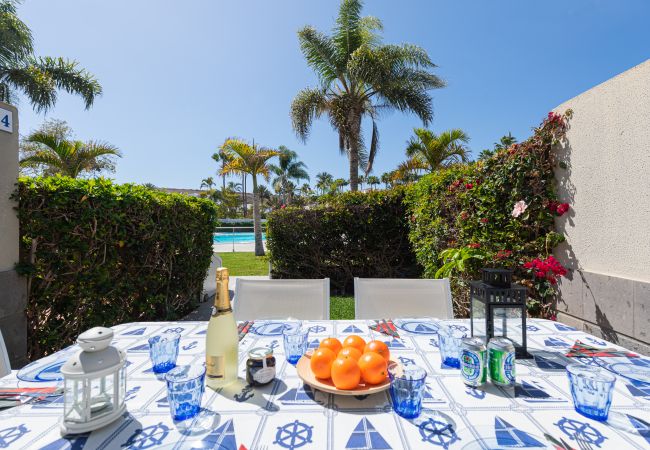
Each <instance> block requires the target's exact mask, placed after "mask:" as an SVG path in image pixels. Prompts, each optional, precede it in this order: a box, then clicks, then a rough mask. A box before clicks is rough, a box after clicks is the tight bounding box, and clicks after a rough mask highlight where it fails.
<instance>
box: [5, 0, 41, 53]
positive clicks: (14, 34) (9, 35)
mask: <svg viewBox="0 0 650 450" xmlns="http://www.w3.org/2000/svg"><path fill="white" fill-rule="evenodd" d="M17 3H18V2H16V1H7V0H4V1H2V2H0V42H1V43H2V44H1V45H0V62H2V65H6V64H7V63H9V62H10V61H21V60H23V59H24V58H26V57H28V56H29V55H31V54H32V53H33V51H34V40H33V37H32V32H31V31H30V29H29V27H27V25H26V24H25V23H24V22H23V21H22V20H20V19H19V18H18V16H17V15H16V5H17Z"/></svg>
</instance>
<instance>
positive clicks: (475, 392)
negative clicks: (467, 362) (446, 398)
mask: <svg viewBox="0 0 650 450" xmlns="http://www.w3.org/2000/svg"><path fill="white" fill-rule="evenodd" d="M465 393H466V394H467V395H469V396H470V397H474V398H477V399H479V400H483V399H484V398H485V391H482V390H481V389H476V388H473V387H469V386H465Z"/></svg>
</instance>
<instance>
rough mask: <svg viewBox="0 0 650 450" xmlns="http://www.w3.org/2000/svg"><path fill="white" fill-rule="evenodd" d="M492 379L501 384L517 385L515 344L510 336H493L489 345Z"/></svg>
mask: <svg viewBox="0 0 650 450" xmlns="http://www.w3.org/2000/svg"><path fill="white" fill-rule="evenodd" d="M487 352H488V373H489V375H490V381H492V383H494V384H496V385H499V386H514V385H515V378H516V376H515V346H514V345H513V344H512V341H511V340H510V339H508V338H492V339H490V342H489V343H488V346H487Z"/></svg>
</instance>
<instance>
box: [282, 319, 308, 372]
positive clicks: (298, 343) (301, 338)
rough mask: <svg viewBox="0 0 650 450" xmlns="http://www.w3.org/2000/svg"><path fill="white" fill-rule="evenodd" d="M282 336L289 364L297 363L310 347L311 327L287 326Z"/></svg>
mask: <svg viewBox="0 0 650 450" xmlns="http://www.w3.org/2000/svg"><path fill="white" fill-rule="evenodd" d="M282 338H283V341H284V354H285V356H286V358H287V361H288V362H289V364H292V365H294V366H295V365H296V364H297V363H298V360H300V358H301V357H302V355H304V354H305V353H306V352H307V348H308V347H309V329H308V328H302V327H285V329H284V331H283V333H282Z"/></svg>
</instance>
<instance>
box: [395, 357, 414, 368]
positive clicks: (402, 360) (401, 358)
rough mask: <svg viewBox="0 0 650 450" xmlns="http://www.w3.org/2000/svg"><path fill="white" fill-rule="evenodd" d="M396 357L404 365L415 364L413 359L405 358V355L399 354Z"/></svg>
mask: <svg viewBox="0 0 650 450" xmlns="http://www.w3.org/2000/svg"><path fill="white" fill-rule="evenodd" d="M397 359H399V362H401V363H402V365H404V366H410V365H413V364H415V360H414V359H413V358H407V357H405V356H399V357H398V358H397Z"/></svg>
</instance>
